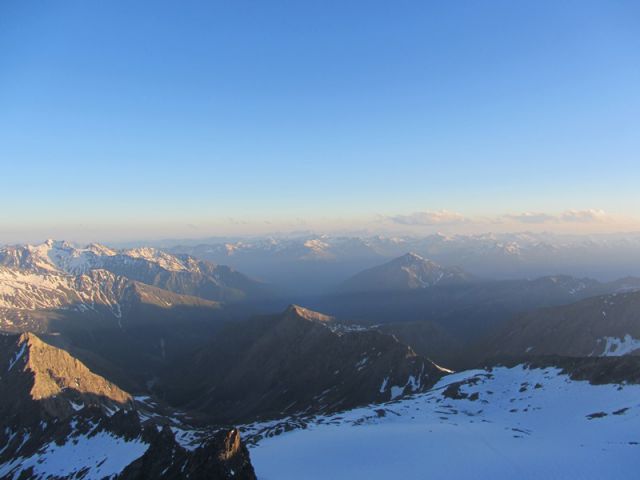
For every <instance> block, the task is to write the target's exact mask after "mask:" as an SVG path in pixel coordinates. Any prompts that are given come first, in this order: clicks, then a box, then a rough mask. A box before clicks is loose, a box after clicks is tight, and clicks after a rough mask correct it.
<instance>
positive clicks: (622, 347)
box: [600, 333, 640, 357]
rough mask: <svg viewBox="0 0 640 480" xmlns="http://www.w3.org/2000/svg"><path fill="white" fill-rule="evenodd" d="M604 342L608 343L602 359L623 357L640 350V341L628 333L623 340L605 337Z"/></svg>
mask: <svg viewBox="0 0 640 480" xmlns="http://www.w3.org/2000/svg"><path fill="white" fill-rule="evenodd" d="M602 340H604V341H605V342H606V344H605V346H604V351H603V352H602V354H601V355H600V356H602V357H621V356H623V355H628V354H630V353H632V352H634V351H636V350H638V349H640V340H639V339H637V338H633V337H632V336H631V335H629V334H628V333H627V334H626V335H625V336H624V337H622V338H616V337H604V338H603V339H602Z"/></svg>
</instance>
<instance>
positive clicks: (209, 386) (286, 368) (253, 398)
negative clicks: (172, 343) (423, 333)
mask: <svg viewBox="0 0 640 480" xmlns="http://www.w3.org/2000/svg"><path fill="white" fill-rule="evenodd" d="M330 321H331V320H330V318H329V317H326V316H324V315H322V314H318V313H316V312H311V311H309V310H306V309H302V308H300V307H297V306H291V307H290V308H288V309H287V310H286V311H285V312H284V313H282V314H280V315H273V316H267V317H259V318H254V319H252V320H249V321H247V322H244V323H239V324H236V325H233V326H232V327H230V328H229V329H228V330H227V331H225V332H224V334H223V335H220V337H219V339H218V340H216V341H214V342H213V343H212V344H210V345H209V346H208V347H206V348H204V349H202V350H201V351H199V352H198V353H197V354H196V355H195V356H193V357H191V358H188V359H187V360H186V361H185V363H184V365H179V366H178V368H176V370H175V371H173V372H170V373H169V374H168V375H167V376H166V377H165V378H164V379H163V382H162V384H161V389H162V391H163V392H164V394H165V395H166V398H167V400H169V401H170V402H172V403H174V404H176V405H179V406H180V407H181V408H187V409H189V410H197V411H200V412H204V413H206V414H208V415H210V416H211V417H213V418H214V419H215V420H216V421H219V422H241V421H242V422H243V421H249V420H253V419H256V418H260V417H262V418H264V417H277V416H280V415H283V414H288V413H297V412H307V413H309V412H320V411H335V410H339V409H343V408H350V407H354V406H357V405H363V404H367V403H370V402H377V401H387V400H390V399H392V398H395V397H397V396H400V395H402V394H406V393H411V392H417V391H423V390H425V389H427V388H429V387H430V386H432V385H433V384H434V383H435V382H436V381H437V380H438V379H439V378H440V377H441V376H442V375H443V371H442V369H440V368H439V367H437V366H436V365H434V364H433V363H431V362H430V361H429V360H427V359H426V358H424V357H421V356H419V355H416V354H415V352H413V350H411V349H410V348H409V347H407V346H406V345H403V344H401V343H400V342H398V341H397V340H396V339H395V338H394V337H393V336H390V335H385V334H383V333H381V332H379V331H376V330H365V331H353V332H338V331H334V330H333V329H332V328H331V325H330Z"/></svg>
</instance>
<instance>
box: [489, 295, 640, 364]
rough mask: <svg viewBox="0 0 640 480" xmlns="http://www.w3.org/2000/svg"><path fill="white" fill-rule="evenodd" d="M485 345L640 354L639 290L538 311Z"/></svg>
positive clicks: (534, 351)
mask: <svg viewBox="0 0 640 480" xmlns="http://www.w3.org/2000/svg"><path fill="white" fill-rule="evenodd" d="M480 348H481V350H482V351H483V352H484V354H485V355H486V356H500V355H525V354H527V355H530V356H531V355H562V356H571V357H589V356H596V357H597V356H601V355H604V356H608V355H611V356H619V355H622V354H632V355H638V354H640V292H629V293H618V294H610V295H604V296H597V297H593V298H588V299H585V300H582V301H580V302H576V303H572V304H570V305H565V306H560V307H553V308H547V309H542V310H535V311H533V312H530V313H528V314H525V315H522V316H520V317H518V318H516V319H514V320H513V321H511V322H509V323H508V324H506V325H505V326H504V327H503V328H502V329H500V330H499V331H498V332H496V333H495V334H494V335H493V336H492V337H491V338H489V339H488V340H487V341H486V342H485V343H484V344H482V345H481V346H480Z"/></svg>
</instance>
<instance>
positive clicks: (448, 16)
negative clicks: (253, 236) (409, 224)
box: [0, 0, 640, 233]
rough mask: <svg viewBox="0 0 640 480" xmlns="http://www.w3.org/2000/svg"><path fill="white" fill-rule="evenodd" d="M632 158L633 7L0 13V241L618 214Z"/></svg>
mask: <svg viewBox="0 0 640 480" xmlns="http://www.w3.org/2000/svg"><path fill="white" fill-rule="evenodd" d="M639 152H640V3H638V2H636V1H612V0H607V1H606V0H602V1H587V0H585V1H557V0H554V1H526V2H525V1H512V0H509V1H455V2H447V1H443V2H427V1H402V0H400V1H393V2H389V1H386V2H374V1H366V2H365V1H363V2H357V1H351V2H346V1H335V2H333V1H322V2H318V1H315V2H311V1H290V2H284V1H265V2H259V1H241V0H240V1H228V2H212V1H206V2H205V1H203V2H194V1H180V2H178V1H171V2H164V1H136V2H132V1H118V0H109V1H107V0H104V1H97V0H96V1H86V0H83V1H53V0H50V1H22V0H20V1H18V0H7V1H3V2H2V3H0V167H1V172H2V177H3V182H2V189H1V190H0V200H2V204H3V208H2V212H1V213H0V223H2V227H0V233H2V231H18V230H19V229H20V228H32V227H33V228H36V227H37V226H38V225H48V224H50V223H56V222H57V223H60V224H69V225H71V224H82V225H87V224H91V225H97V224H99V223H101V222H102V223H104V224H109V225H120V224H122V225H125V224H126V223H127V222H134V221H138V220H136V219H138V218H141V219H142V220H140V221H143V220H144V221H147V222H150V223H153V222H155V223H162V222H164V223H167V224H169V223H172V222H174V223H176V222H177V223H180V222H189V223H198V222H200V221H202V222H205V221H214V220H215V219H225V218H229V217H232V218H234V219H252V220H255V219H258V220H272V219H274V218H278V219H281V218H289V219H300V218H302V219H308V218H309V219H312V218H320V217H327V218H329V217H332V218H333V217H358V216H361V217H363V218H364V217H366V216H372V215H376V214H384V215H395V214H410V213H411V212H416V211H423V210H429V211H437V210H442V209H446V210H448V211H452V212H461V213H462V214H464V215H498V214H503V213H509V212H510V213H518V212H525V211H527V212H550V213H559V212H562V211H565V210H567V209H588V208H592V209H603V210H605V211H607V212H614V213H616V214H623V215H629V216H633V215H634V213H635V212H636V211H637V210H638V208H639V207H640V193H639V192H640V188H639V187H638V185H639V184H640V154H639ZM65 222H66V223H65ZM3 229H4V230H3Z"/></svg>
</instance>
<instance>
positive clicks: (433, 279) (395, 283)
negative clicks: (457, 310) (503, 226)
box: [340, 252, 474, 292]
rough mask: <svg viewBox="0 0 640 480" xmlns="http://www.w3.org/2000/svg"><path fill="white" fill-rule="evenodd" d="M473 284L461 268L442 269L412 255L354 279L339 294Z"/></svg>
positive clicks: (369, 270) (364, 272) (469, 276)
mask: <svg viewBox="0 0 640 480" xmlns="http://www.w3.org/2000/svg"><path fill="white" fill-rule="evenodd" d="M473 281H474V278H473V276H472V275H470V274H468V273H466V272H464V271H463V270H462V269H461V268H457V267H450V268H447V267H443V266H441V265H439V264H437V263H435V262H433V261H431V260H427V259H425V258H422V257H421V256H420V255H418V254H417V253H412V252H411V253H407V254H405V255H403V256H401V257H398V258H395V259H393V260H391V261H390V262H387V263H385V264H384V265H380V266H377V267H373V268H370V269H368V270H365V271H363V272H360V273H358V274H356V275H354V276H353V277H351V278H350V279H348V280H347V281H345V282H344V283H343V284H342V285H341V287H340V291H343V292H377V291H401V290H414V289H422V288H429V287H433V286H435V285H460V284H465V283H470V282H473Z"/></svg>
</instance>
